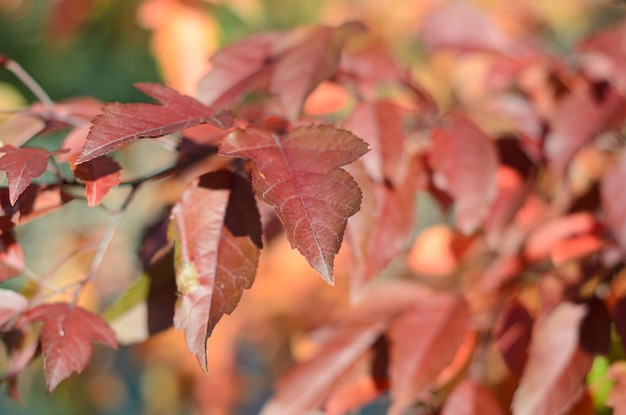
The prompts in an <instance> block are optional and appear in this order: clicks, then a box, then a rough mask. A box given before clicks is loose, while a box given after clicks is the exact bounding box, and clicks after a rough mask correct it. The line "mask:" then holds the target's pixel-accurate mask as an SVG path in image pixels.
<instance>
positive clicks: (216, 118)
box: [76, 84, 233, 164]
mask: <svg viewBox="0 0 626 415" xmlns="http://www.w3.org/2000/svg"><path fill="white" fill-rule="evenodd" d="M136 87H137V89H139V90H140V91H142V92H144V93H145V94H147V95H149V96H151V97H152V98H155V99H156V100H158V101H159V102H160V103H161V104H162V105H156V104H143V103H142V104H119V103H114V104H108V105H107V106H106V107H104V110H103V113H102V114H100V115H99V116H97V117H96V118H95V119H94V120H93V125H92V127H91V131H90V132H89V136H88V137H87V142H86V143H85V146H84V147H83V150H82V152H81V153H80V155H79V156H78V159H77V160H76V164H81V163H85V162H87V161H89V160H92V159H94V158H96V157H99V156H103V155H105V154H108V153H109V152H111V151H113V150H115V149H116V148H118V147H120V146H122V145H124V144H128V143H130V142H132V141H135V140H137V139H140V138H156V137H162V136H164V135H167V134H171V133H174V132H176V131H180V130H184V129H185V128H189V127H193V126H196V125H200V124H211V125H214V126H216V127H218V128H221V129H224V130H225V129H227V128H229V127H230V126H231V125H232V123H233V118H232V114H230V113H228V112H220V113H216V112H215V110H213V109H211V108H209V107H207V106H205V105H204V104H202V103H200V102H198V101H196V100H195V99H193V98H191V97H189V96H186V95H181V94H179V93H178V92H176V91H175V90H173V89H171V88H169V87H167V86H165V85H159V84H137V85H136Z"/></svg>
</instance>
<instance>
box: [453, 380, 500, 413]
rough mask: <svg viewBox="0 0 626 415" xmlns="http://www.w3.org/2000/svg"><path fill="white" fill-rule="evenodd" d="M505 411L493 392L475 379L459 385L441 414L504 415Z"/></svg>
mask: <svg viewBox="0 0 626 415" xmlns="http://www.w3.org/2000/svg"><path fill="white" fill-rule="evenodd" d="M502 414H504V411H503V410H502V407H501V406H500V403H499V402H498V400H497V399H496V397H495V396H494V395H493V393H492V392H491V391H490V390H489V389H487V388H486V387H484V386H482V385H480V384H478V383H476V382H475V381H471V380H465V381H463V382H461V383H460V384H459V385H457V387H456V388H454V390H453V391H452V393H451V394H450V396H448V399H446V403H445V404H444V406H443V408H442V410H441V415H502Z"/></svg>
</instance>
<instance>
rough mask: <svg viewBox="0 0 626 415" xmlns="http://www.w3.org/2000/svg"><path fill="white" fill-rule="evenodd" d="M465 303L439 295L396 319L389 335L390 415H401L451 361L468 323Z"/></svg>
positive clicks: (458, 299) (455, 298)
mask: <svg viewBox="0 0 626 415" xmlns="http://www.w3.org/2000/svg"><path fill="white" fill-rule="evenodd" d="M468 317H469V312H468V307H467V304H466V303H465V301H464V300H463V299H461V298H459V297H457V296H455V295H451V294H436V295H433V296H432V297H430V298H428V299H427V300H425V301H423V302H420V303H418V304H416V305H415V306H414V307H412V308H410V309H408V310H407V311H405V312H404V313H402V314H401V315H400V316H399V317H398V318H396V319H395V320H394V321H393V322H392V324H391V326H390V328H389V332H388V336H389V342H390V344H391V355H390V359H391V367H390V368H389V373H390V377H391V391H390V393H391V397H392V402H393V403H392V406H391V409H390V410H389V414H390V415H398V414H401V413H402V411H404V410H405V409H406V408H408V407H409V406H410V405H412V404H414V403H415V401H416V400H417V398H418V397H419V395H420V393H422V392H423V391H424V390H425V389H426V388H427V387H428V386H429V385H430V384H431V383H432V382H433V381H434V380H435V379H436V378H437V376H438V375H439V374H440V373H441V371H442V370H443V369H444V368H445V367H446V366H448V365H449V364H450V362H452V359H453V358H454V356H455V355H456V353H457V351H458V349H459V347H460V346H461V343H462V342H463V337H464V335H465V332H466V329H467V323H468Z"/></svg>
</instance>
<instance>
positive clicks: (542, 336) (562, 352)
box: [511, 303, 592, 415]
mask: <svg viewBox="0 0 626 415" xmlns="http://www.w3.org/2000/svg"><path fill="white" fill-rule="evenodd" d="M586 313H587V310H586V307H585V306H583V305H574V304H571V303H560V304H558V305H557V306H555V307H554V308H553V309H552V311H550V313H549V314H548V315H547V316H545V317H544V318H543V319H542V320H539V321H538V322H537V324H536V326H535V329H534V331H533V336H532V340H531V344H530V351H529V355H528V362H527V364H526V366H525V368H524V373H523V375H522V378H521V380H520V385H519V387H518V389H517V391H516V392H515V395H514V396H513V403H512V404H511V409H512V411H513V414H514V415H553V414H561V413H566V411H567V410H569V409H570V408H572V407H573V405H574V404H575V403H576V402H577V400H578V399H579V398H580V397H582V393H581V392H582V391H583V386H584V381H585V377H586V376H587V372H588V371H589V369H590V368H591V362H592V359H591V357H590V356H589V355H587V354H586V353H584V352H583V351H582V350H581V349H580V348H579V346H578V339H579V328H580V325H581V322H582V320H583V318H584V317H585V314H586Z"/></svg>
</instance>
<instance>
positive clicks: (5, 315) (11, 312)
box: [0, 288, 28, 330]
mask: <svg viewBox="0 0 626 415" xmlns="http://www.w3.org/2000/svg"><path fill="white" fill-rule="evenodd" d="M27 308H28V301H27V300H26V298H24V296H23V295H22V294H20V293H17V292H15V291H12V290H5V289H3V288H0V330H4V329H5V326H6V325H7V324H8V323H10V322H11V321H12V320H13V319H15V317H16V316H17V315H18V314H20V313H22V312H23V311H26V309H27Z"/></svg>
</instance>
